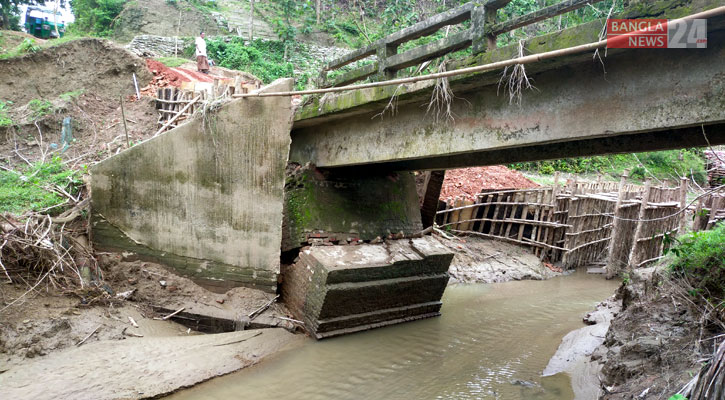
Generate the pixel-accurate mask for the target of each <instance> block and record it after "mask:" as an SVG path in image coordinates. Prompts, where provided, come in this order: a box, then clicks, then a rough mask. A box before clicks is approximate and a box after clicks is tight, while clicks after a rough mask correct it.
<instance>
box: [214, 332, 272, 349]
mask: <svg viewBox="0 0 725 400" xmlns="http://www.w3.org/2000/svg"><path fill="white" fill-rule="evenodd" d="M261 334H262V332H261V331H260V332H257V333H255V334H254V335H252V336H249V337H245V338H244V339H239V340H235V341H233V342H228V343H220V344H215V345H214V346H226V345H230V344H235V343H241V342H246V341H247V340H249V339H252V338H255V337H257V336H259V335H261Z"/></svg>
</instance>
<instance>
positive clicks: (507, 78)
mask: <svg viewBox="0 0 725 400" xmlns="http://www.w3.org/2000/svg"><path fill="white" fill-rule="evenodd" d="M523 56H524V41H523V40H519V50H518V54H517V55H516V58H521V57H523ZM508 72H509V67H506V68H504V70H503V74H502V75H501V79H500V80H499V81H498V87H499V89H500V88H501V85H503V87H504V90H506V91H508V96H509V104H513V103H514V102H515V103H516V104H519V105H520V104H521V95H522V93H523V91H524V90H531V89H536V88H535V87H534V85H532V84H531V79H530V78H529V77H528V76H527V75H526V67H524V65H523V64H516V65H514V67H513V68H512V69H511V74H508Z"/></svg>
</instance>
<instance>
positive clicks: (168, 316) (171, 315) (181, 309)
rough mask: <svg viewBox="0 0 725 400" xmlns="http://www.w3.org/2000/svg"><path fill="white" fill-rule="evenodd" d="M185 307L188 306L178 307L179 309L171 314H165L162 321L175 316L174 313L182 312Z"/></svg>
mask: <svg viewBox="0 0 725 400" xmlns="http://www.w3.org/2000/svg"><path fill="white" fill-rule="evenodd" d="M185 309H186V307H181V308H180V309H178V310H176V311H174V312H172V313H171V314H169V315H167V316H165V317H163V318H161V320H162V321H166V320H167V319H169V318H171V317H173V316H174V315H176V314H178V313H180V312H182V311H184V310H185Z"/></svg>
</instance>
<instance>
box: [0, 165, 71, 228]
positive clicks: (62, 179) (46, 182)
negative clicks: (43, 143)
mask: <svg viewBox="0 0 725 400" xmlns="http://www.w3.org/2000/svg"><path fill="white" fill-rule="evenodd" d="M19 172H20V174H18V173H15V172H9V171H5V170H0V213H3V212H9V213H13V214H22V213H24V212H26V211H29V210H32V211H40V210H44V209H47V208H49V207H53V206H55V205H58V204H60V203H62V202H63V200H64V198H63V197H61V196H59V195H58V194H56V193H55V188H56V186H57V187H61V188H63V190H65V191H67V192H68V193H70V194H72V195H75V194H77V193H78V191H79V190H80V187H81V186H82V184H83V182H82V180H81V174H80V172H78V171H73V170H70V169H66V168H65V166H64V165H63V163H62V162H61V159H60V158H59V157H57V158H53V159H52V160H51V161H49V162H46V163H41V162H38V163H35V164H33V165H32V166H28V167H27V168H26V169H25V170H23V171H19ZM60 211H62V210H61V209H59V208H55V209H53V210H52V211H51V212H53V213H59V212H60Z"/></svg>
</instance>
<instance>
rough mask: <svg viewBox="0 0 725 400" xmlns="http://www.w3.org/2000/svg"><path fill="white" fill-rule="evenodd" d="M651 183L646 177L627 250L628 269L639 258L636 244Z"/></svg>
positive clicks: (639, 235)
mask: <svg viewBox="0 0 725 400" xmlns="http://www.w3.org/2000/svg"><path fill="white" fill-rule="evenodd" d="M651 184H652V180H651V179H650V178H647V180H646V181H645V182H644V192H642V201H641V206H640V209H639V214H638V216H637V227H636V228H635V230H634V238H633V239H632V248H631V250H630V252H629V264H628V265H629V269H630V270H633V269H635V268H636V267H637V265H638V264H639V259H640V248H639V246H638V245H637V243H638V242H637V239H639V238H640V237H642V231H643V230H644V224H645V221H643V220H644V219H645V215H646V214H645V213H646V212H647V201H649V195H650V185H651Z"/></svg>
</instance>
